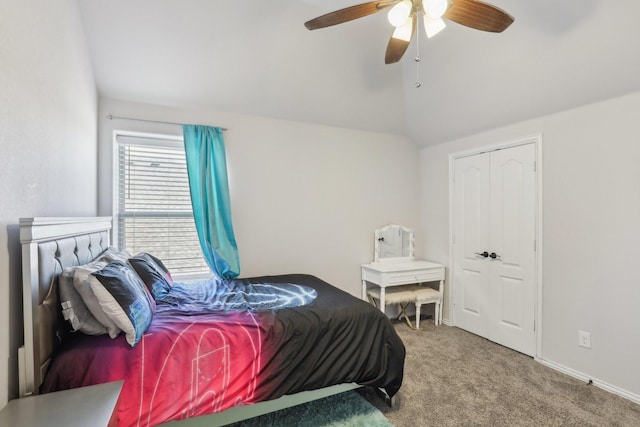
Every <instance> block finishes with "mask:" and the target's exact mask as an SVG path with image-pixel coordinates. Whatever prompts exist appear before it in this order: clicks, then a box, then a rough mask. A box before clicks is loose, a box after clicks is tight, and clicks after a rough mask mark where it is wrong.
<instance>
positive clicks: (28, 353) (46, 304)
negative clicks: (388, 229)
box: [19, 217, 405, 426]
mask: <svg viewBox="0 0 640 427" xmlns="http://www.w3.org/2000/svg"><path fill="white" fill-rule="evenodd" d="M110 231H111V219H110V218H108V217H96V218H27V219H21V220H20V240H21V243H22V248H23V252H22V258H23V266H22V268H23V283H24V295H23V298H24V329H25V331H24V346H23V347H21V348H20V350H19V368H20V396H21V397H22V396H28V395H32V394H38V393H43V392H53V391H58V390H64V389H68V388H75V387H81V386H87V385H92V384H97V383H103V382H109V381H116V380H122V379H124V386H123V390H122V394H121V398H120V405H119V412H118V422H119V425H121V426H128V425H140V426H142V425H158V424H162V423H165V422H169V421H183V424H188V425H195V424H193V421H194V420H196V421H203V420H204V422H206V424H204V423H203V424H202V425H224V424H226V423H230V422H234V421H239V420H242V419H246V418H248V417H253V416H256V415H260V414H262V413H267V412H271V411H273V410H277V409H281V408H284V407H287V406H291V405H295V404H299V403H303V402H305V401H310V400H314V399H317V398H322V397H326V396H328V395H331V394H335V393H339V392H343V391H345V390H349V389H353V388H356V387H359V386H371V387H374V388H375V389H376V390H377V391H379V392H380V393H382V394H383V395H384V396H386V397H388V398H389V399H391V398H392V397H393V396H394V395H395V393H396V392H397V391H398V389H399V388H400V386H401V384H402V375H403V366H404V356H405V349H404V345H403V344H402V341H401V340H400V338H399V337H398V335H397V334H396V333H395V330H394V329H393V326H392V325H391V323H390V322H389V320H388V319H387V318H386V317H385V316H384V315H383V313H381V312H380V311H379V310H377V309H375V308H374V307H373V306H371V305H370V304H368V303H366V302H365V301H362V300H360V299H358V298H355V297H353V296H351V295H350V294H348V293H346V292H343V291H341V290H339V289H337V288H335V287H333V286H331V285H330V284H328V283H326V282H324V281H322V280H321V279H319V278H317V277H314V276H310V275H304V274H293V275H281V276H265V277H255V278H245V279H238V280H233V281H224V282H218V283H217V284H216V286H214V288H215V289H217V290H216V292H217V297H216V298H215V301H216V303H217V304H219V301H220V298H219V296H220V295H224V296H227V295H229V294H230V293H231V294H233V295H236V294H241V295H243V296H246V295H254V294H260V295H263V294H265V293H266V294H268V298H266V301H267V302H266V303H265V302H264V301H263V300H261V301H260V302H259V303H256V302H254V301H253V300H252V299H251V298H248V299H247V298H245V299H244V300H243V301H244V303H243V304H244V305H245V306H246V305H247V304H249V307H244V308H242V307H241V308H238V307H236V306H235V305H234V304H236V300H234V299H229V300H225V304H227V305H226V306H225V307H231V306H233V309H226V308H225V309H224V310H220V309H215V308H214V309H211V307H209V306H210V304H205V305H206V306H207V307H205V308H204V309H202V307H201V305H202V304H199V303H198V302H197V301H196V302H193V301H192V300H189V301H191V303H192V304H191V305H189V304H185V303H184V300H182V299H181V298H182V296H181V294H180V293H179V292H178V291H177V290H178V289H186V288H187V285H185V284H175V285H174V286H173V287H172V288H171V291H170V292H169V293H167V294H166V295H163V296H162V297H161V298H158V302H153V304H154V306H155V312H154V314H153V318H152V320H150V325H149V326H148V329H146V330H145V331H144V334H141V335H140V336H139V337H138V339H139V341H136V343H135V345H132V344H131V342H130V340H129V338H130V334H129V333H127V334H125V333H122V334H120V335H118V336H117V337H116V338H110V337H109V335H99V336H89V335H85V334H82V333H79V332H74V333H70V332H69V330H70V327H69V323H68V322H67V321H65V319H64V316H63V310H62V309H61V306H60V298H59V295H58V292H59V291H58V279H59V276H60V273H61V272H62V271H63V270H64V269H66V268H68V267H71V266H77V265H84V264H87V263H90V262H91V261H93V260H95V259H96V258H98V257H100V256H101V255H103V254H104V253H105V251H107V250H109V249H110V238H109V236H110ZM117 264H118V263H117V262H114V263H113V265H116V266H117ZM110 265H111V264H110ZM118 265H119V264H118ZM65 271H66V270H65ZM198 286H200V288H199V289H200V290H201V293H207V292H209V291H210V289H211V285H210V284H204V283H199V284H196V285H194V286H193V288H197V287H198ZM272 289H275V290H276V291H275V292H278V294H277V295H276V296H274V295H272V294H270V293H269V292H271V290H272ZM294 289H295V292H294V291H293V290H294ZM174 290H176V292H175V295H174ZM229 290H231V291H232V292H229ZM283 292H284V294H283ZM176 295H177V296H176ZM283 295H284V296H283ZM291 295H293V296H291ZM154 296H155V294H154ZM247 301H248V302H247ZM274 301H275V302H274ZM252 304H258V305H252ZM260 304H262V305H260ZM264 304H266V305H264ZM240 305H242V304H240ZM196 306H197V307H196ZM218 308H219V307H218ZM247 308H248V309H247ZM185 420H186V421H185Z"/></svg>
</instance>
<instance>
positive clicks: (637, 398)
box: [535, 357, 640, 404]
mask: <svg viewBox="0 0 640 427" xmlns="http://www.w3.org/2000/svg"><path fill="white" fill-rule="evenodd" d="M535 360H536V361H537V362H540V363H542V364H543V365H545V366H547V367H549V368H551V369H554V370H556V371H559V372H562V373H563V374H566V375H569V376H570V377H573V378H576V379H578V380H580V381H584V382H585V383H588V382H589V381H591V382H592V385H594V386H596V387H598V388H601V389H602V390H605V391H608V392H609V393H613V394H616V395H618V396H620V397H624V398H625V399H629V400H630V401H632V402H634V403H638V404H640V395H638V394H635V393H631V392H630V391H628V390H624V389H622V388H620V387H616V386H614V385H611V384H609V383H607V382H605V381H601V380H599V379H597V378H592V377H591V376H589V375H586V374H583V373H582V372H579V371H576V370H574V369H571V368H567V367H566V366H563V365H560V364H558V363H555V362H551V361H549V360H545V359H542V358H537V357H536V358H535Z"/></svg>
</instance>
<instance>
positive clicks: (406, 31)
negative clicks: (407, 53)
mask: <svg viewBox="0 0 640 427" xmlns="http://www.w3.org/2000/svg"><path fill="white" fill-rule="evenodd" d="M412 35H413V19H411V18H408V19H407V20H406V21H405V23H404V25H402V26H401V27H397V28H396V29H395V31H394V32H393V38H394V39H398V40H404V41H406V42H408V41H411V36H412Z"/></svg>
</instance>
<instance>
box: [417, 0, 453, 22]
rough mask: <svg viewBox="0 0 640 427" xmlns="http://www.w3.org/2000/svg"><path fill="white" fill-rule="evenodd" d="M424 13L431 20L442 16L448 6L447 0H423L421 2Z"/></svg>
mask: <svg viewBox="0 0 640 427" xmlns="http://www.w3.org/2000/svg"><path fill="white" fill-rule="evenodd" d="M422 7H423V8H424V13H425V14H427V15H428V16H429V18H431V19H433V20H437V19H440V18H442V16H443V15H444V13H445V12H446V11H447V9H448V8H449V1H448V0H424V1H423V2H422Z"/></svg>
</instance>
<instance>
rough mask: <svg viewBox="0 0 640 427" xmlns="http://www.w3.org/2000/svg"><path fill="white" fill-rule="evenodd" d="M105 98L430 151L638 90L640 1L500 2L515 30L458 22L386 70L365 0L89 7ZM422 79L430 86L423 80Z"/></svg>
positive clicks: (381, 25)
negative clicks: (335, 129) (301, 125)
mask: <svg viewBox="0 0 640 427" xmlns="http://www.w3.org/2000/svg"><path fill="white" fill-rule="evenodd" d="M78 2H79V4H80V10H81V13H82V18H83V20H84V23H85V31H86V34H87V40H88V45H89V50H90V55H91V58H92V62H93V67H94V72H95V76H96V82H97V85H98V90H99V93H100V94H101V95H102V96H105V97H109V98H115V99H122V100H130V101H136V102H145V103H152V104H159V105H171V106H182V107H190V108H202V109H211V110H223V111H230V112H236V113H242V114H252V115H260V116H267V117H274V118H282V119H290V120H299V121H305V122H311V123H319V124H327V125H333V126H344V127H349V128H357V129H366V130H371V131H378V132H389V133H397V134H404V135H407V136H409V137H410V138H412V139H413V140H415V141H416V143H418V144H420V145H423V146H426V145H431V144H436V143H440V142H444V141H448V140H451V139H455V138H458V137H461V136H465V135H469V134H473V133H477V132H481V131H483V130H487V129H491V128H495V127H499V126H503V125H506V124H509V123H513V122H516V121H520V120H525V119H528V118H532V117H537V116H541V115H545V114H549V113H553V112H557V111H562V110H566V109H569V108H573V107H577V106H580V105H584V104H587V103H591V102H595V101H599V100H602V99H606V98H611V97H615V96H619V95H622V94H625V93H629V92H634V91H638V90H640V25H637V23H636V18H637V17H638V16H640V2H638V1H635V0H620V1H611V0H493V1H488V2H489V3H491V4H493V5H496V6H498V7H500V8H502V9H504V10H506V11H507V12H509V13H510V14H511V15H513V16H514V17H515V22H514V23H513V25H512V26H511V27H510V28H509V29H507V30H506V31H505V32H504V33H500V34H493V33H483V32H480V31H476V30H471V29H468V28H466V27H462V26H460V25H457V24H455V23H452V22H448V23H447V24H448V26H447V28H446V30H445V31H443V32H442V33H440V34H438V35H437V36H436V37H434V38H432V39H428V40H427V39H426V37H421V39H420V51H419V55H420V57H421V58H422V61H421V62H420V66H419V70H418V67H417V64H416V62H415V61H414V58H415V57H416V56H417V54H418V52H417V50H416V49H417V44H416V43H415V41H414V42H413V43H412V45H411V46H410V47H409V49H408V51H407V53H406V54H405V56H404V58H403V59H402V60H401V61H400V62H399V63H397V64H392V65H385V64H384V53H385V49H386V44H387V42H388V39H389V37H390V35H391V32H392V31H391V27H390V25H389V24H388V22H387V21H386V13H385V12H381V13H378V14H375V15H372V16H368V17H365V18H362V19H359V20H355V21H352V22H348V23H345V24H342V25H338V26H335V27H329V28H325V29H320V30H315V31H308V30H307V29H306V28H305V27H304V25H303V24H304V22H305V21H307V20H309V19H311V18H314V17H316V16H319V15H322V14H325V13H327V12H331V11H333V10H336V9H339V8H342V7H347V6H351V5H354V4H357V3H361V2H364V1H363V0H243V1H239V0H235V1H233V0H133V1H132V0H78ZM418 81H419V82H421V83H422V85H421V87H420V88H416V85H415V83H416V82H418Z"/></svg>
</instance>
